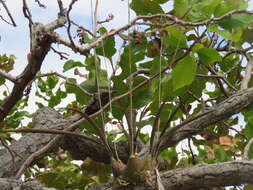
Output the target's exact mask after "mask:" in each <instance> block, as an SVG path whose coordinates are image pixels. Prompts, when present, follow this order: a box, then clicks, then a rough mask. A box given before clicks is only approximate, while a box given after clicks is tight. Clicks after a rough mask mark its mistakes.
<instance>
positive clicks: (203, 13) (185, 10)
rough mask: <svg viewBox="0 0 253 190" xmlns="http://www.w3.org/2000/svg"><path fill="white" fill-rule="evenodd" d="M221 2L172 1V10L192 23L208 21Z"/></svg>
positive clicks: (214, 0) (210, 0) (208, 0)
mask: <svg viewBox="0 0 253 190" xmlns="http://www.w3.org/2000/svg"><path fill="white" fill-rule="evenodd" d="M220 3H221V0H202V1H199V0H174V9H175V11H176V13H177V14H179V16H181V17H183V16H184V17H186V18H187V19H189V20H191V21H192V22H196V21H200V20H205V19H208V18H209V17H210V16H211V15H212V14H213V12H214V11H215V9H216V7H217V6H218V5H219V4H220Z"/></svg>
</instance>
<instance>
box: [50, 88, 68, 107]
mask: <svg viewBox="0 0 253 190" xmlns="http://www.w3.org/2000/svg"><path fill="white" fill-rule="evenodd" d="M66 97H67V93H66V92H64V91H61V90H60V89H59V90H57V92H56V94H55V96H51V98H50V100H49V102H48V106H49V107H54V106H56V105H58V104H60V103H61V101H62V99H63V98H66Z"/></svg>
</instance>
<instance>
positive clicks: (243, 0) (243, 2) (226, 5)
mask: <svg viewBox="0 0 253 190" xmlns="http://www.w3.org/2000/svg"><path fill="white" fill-rule="evenodd" d="M247 7H248V1H247V0H236V1H235V0H226V1H223V2H222V3H220V4H219V5H218V6H217V8H216V9H215V12H214V16H215V17H220V16H222V15H224V14H226V13H228V12H229V11H232V10H240V9H246V8H247Z"/></svg>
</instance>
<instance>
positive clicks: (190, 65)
mask: <svg viewBox="0 0 253 190" xmlns="http://www.w3.org/2000/svg"><path fill="white" fill-rule="evenodd" d="M196 69H197V65H196V63H195V59H194V58H193V57H191V56H187V57H185V58H184V59H182V60H181V61H179V62H178V63H177V65H176V66H175V68H173V71H172V83H173V90H177V89H179V88H182V87H184V86H186V85H189V84H191V83H192V82H193V80H194V78H195V75H196Z"/></svg>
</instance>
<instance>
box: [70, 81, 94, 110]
mask: <svg viewBox="0 0 253 190" xmlns="http://www.w3.org/2000/svg"><path fill="white" fill-rule="evenodd" d="M68 81H69V82H71V83H76V79H73V78H68ZM65 88H66V92H67V93H73V94H75V96H76V101H77V102H78V103H80V104H81V105H84V104H86V103H87V102H88V100H89V98H90V97H87V95H85V94H84V93H83V92H82V91H81V90H80V89H79V88H77V87H75V86H73V85H69V84H67V83H65ZM85 90H86V89H85Z"/></svg>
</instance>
